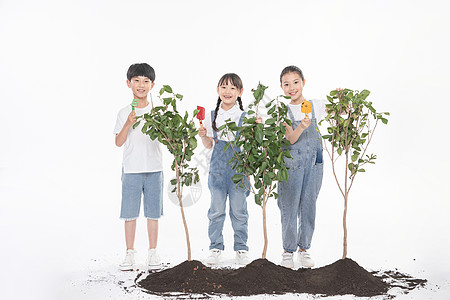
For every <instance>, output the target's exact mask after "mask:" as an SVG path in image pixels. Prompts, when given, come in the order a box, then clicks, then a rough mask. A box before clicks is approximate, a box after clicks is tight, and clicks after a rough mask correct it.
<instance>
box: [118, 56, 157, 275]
mask: <svg viewBox="0 0 450 300" xmlns="http://www.w3.org/2000/svg"><path fill="white" fill-rule="evenodd" d="M154 80H155V70H154V69H153V68H152V67H151V66H149V65H148V64H146V63H141V64H133V65H131V66H130V68H129V69H128V72H127V86H128V87H129V88H130V89H131V91H132V92H133V97H134V100H133V102H135V101H136V100H138V101H137V105H136V107H134V106H132V105H130V104H129V105H127V106H126V107H124V108H122V109H121V110H120V111H119V113H118V115H117V121H116V126H115V128H114V134H115V135H116V140H115V142H116V145H117V146H118V147H121V146H122V145H123V146H124V149H123V163H122V205H121V212H120V218H121V219H122V220H124V221H125V242H126V246H127V251H126V256H125V259H124V261H123V262H122V263H121V264H120V269H121V270H123V271H125V270H133V269H134V266H135V258H134V256H135V253H136V251H135V250H134V239H135V234H136V219H137V218H138V217H139V211H140V205H141V198H142V194H143V195H144V197H143V199H144V201H143V202H144V216H145V218H147V231H148V239H149V250H148V258H147V266H148V267H149V268H159V266H160V265H161V260H160V258H159V255H158V253H157V252H156V246H157V242H158V219H159V218H160V217H161V216H162V214H163V196H162V194H163V172H162V169H163V168H162V154H161V149H160V146H159V142H158V141H152V140H151V139H150V137H148V136H147V135H145V134H143V133H142V131H141V130H142V127H143V123H141V124H140V125H139V126H137V127H136V128H135V129H133V125H134V124H135V123H136V117H137V116H141V115H143V114H145V113H148V112H150V111H151V105H150V104H149V102H148V100H147V96H148V94H149V92H150V90H151V89H152V88H153V86H154V85H155V83H154ZM130 102H131V101H130Z"/></svg>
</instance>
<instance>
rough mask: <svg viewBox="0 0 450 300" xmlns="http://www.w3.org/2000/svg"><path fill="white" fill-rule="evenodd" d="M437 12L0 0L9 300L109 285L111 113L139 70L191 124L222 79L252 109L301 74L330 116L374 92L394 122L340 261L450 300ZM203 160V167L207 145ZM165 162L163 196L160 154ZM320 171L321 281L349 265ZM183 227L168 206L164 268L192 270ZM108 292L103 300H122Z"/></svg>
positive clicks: (408, 6)
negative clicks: (255, 91)
mask: <svg viewBox="0 0 450 300" xmlns="http://www.w3.org/2000/svg"><path fill="white" fill-rule="evenodd" d="M446 6H447V4H446V1H356V0H355V1H284V0H280V1H265V0H264V1H263V0H260V1H234V0H230V1H106V0H105V1H49V0H42V1H25V0H24V1H20V0H18V1H5V0H1V1H0V41H1V42H0V43H1V46H0V101H1V102H0V105H1V108H0V226H1V227H0V242H1V247H0V260H1V262H2V271H1V275H0V285H1V286H2V288H1V289H0V293H2V294H5V296H7V297H2V298H3V299H22V298H23V299H32V298H34V299H53V298H54V299H67V298H69V297H70V295H72V294H73V293H76V292H80V291H77V288H73V289H72V291H70V289H69V290H68V289H66V288H63V287H67V286H70V283H71V282H73V280H75V279H76V280H79V281H83V280H85V279H86V278H83V276H84V275H83V274H89V272H94V273H95V272H97V271H99V270H102V268H103V269H105V268H106V269H108V268H110V269H114V268H115V267H116V266H117V264H118V263H119V262H120V260H121V259H122V257H123V255H124V252H125V251H124V248H125V246H124V239H123V224H122V221H120V220H119V219H118V215H119V208H120V188H121V187H120V172H121V155H122V149H120V148H117V147H116V146H115V145H114V136H113V134H112V130H113V127H114V123H115V119H116V115H117V112H118V111H119V109H120V108H122V107H123V106H125V105H127V104H128V103H130V102H131V100H132V94H131V92H130V90H129V89H128V88H127V87H126V85H125V80H126V76H125V75H126V71H127V68H128V67H129V65H130V64H132V63H136V62H148V63H149V64H150V65H152V66H153V67H154V68H155V70H156V84H157V85H156V87H155V91H158V90H159V88H160V87H161V85H162V84H169V85H171V86H172V87H173V89H174V90H175V91H176V92H178V93H181V94H183V95H184V97H185V98H184V100H183V104H182V105H181V110H188V111H189V112H190V113H191V112H192V111H193V110H194V109H195V106H196V105H202V106H205V107H206V108H207V110H210V109H213V108H214V105H215V102H216V99H217V94H216V85H217V81H218V80H219V78H220V77H221V76H222V75H223V74H224V73H227V72H234V73H237V74H239V75H240V76H241V78H242V80H243V82H244V88H245V92H244V95H243V101H244V105H248V104H249V101H250V95H251V92H250V90H251V88H254V87H256V85H257V83H258V81H261V82H262V83H264V84H265V85H268V86H269V87H270V89H269V90H268V94H269V95H271V96H276V95H278V94H280V93H281V89H280V88H279V73H280V71H281V70H282V68H283V67H285V66H287V65H291V64H294V65H297V66H299V67H300V68H301V69H302V70H303V72H304V75H305V77H306V86H305V89H304V95H305V96H306V97H307V98H322V99H323V98H325V96H326V94H328V93H329V91H330V90H331V89H334V88H336V87H347V88H351V89H357V90H362V89H368V90H370V91H371V95H370V96H369V99H370V100H371V101H373V102H374V106H375V108H376V109H377V110H379V111H388V112H390V113H391V117H390V118H389V119H390V121H389V124H388V125H387V126H381V125H380V126H379V127H378V128H377V132H376V133H375V138H374V140H373V143H372V145H371V148H370V149H371V151H372V152H373V153H375V154H377V156H378V161H377V164H376V165H375V166H370V167H368V168H366V170H367V173H365V174H362V175H360V176H359V177H357V179H356V182H355V186H354V188H353V190H352V191H351V194H350V203H349V216H348V226H349V257H351V258H352V259H354V260H355V261H357V262H358V263H359V264H360V265H362V266H364V267H366V268H368V269H394V268H398V269H399V270H400V271H401V272H406V273H411V274H412V275H414V276H418V277H421V278H426V279H428V280H429V282H430V284H429V285H428V288H427V289H426V290H422V291H414V292H413V293H412V294H410V296H405V299H409V298H408V297H412V298H411V299H424V298H426V299H443V297H444V295H445V294H446V293H447V292H448V291H450V288H449V278H450V271H449V270H450V259H449V257H448V249H449V247H450V238H449V225H450V221H449V218H448V213H449V208H450V205H449V200H450V197H449V196H450V193H449V176H448V171H449V167H450V160H449V156H448V148H447V145H448V136H449V135H448V120H447V116H448V111H449V108H450V105H449V101H448V82H449V79H450V78H449V77H450V76H449V75H448V70H449V67H450V66H449V59H448V53H450V46H449V43H448V36H449V35H450V32H449V31H450V30H449V28H450V21H449V20H448V9H447V7H446ZM198 153H199V156H198V157H199V159H203V158H206V155H205V152H204V151H203V147H202V146H201V144H199V148H198ZM165 159H166V160H167V162H166V164H165V166H166V169H165V174H166V175H165V178H166V183H167V182H168V181H169V179H170V177H171V170H170V168H169V166H170V159H171V158H170V156H169V155H168V153H165ZM325 163H326V169H325V178H324V182H323V186H322V191H321V194H320V196H319V200H318V214H317V219H316V233H315V236H314V240H313V246H312V248H311V253H312V255H313V258H314V259H315V260H316V264H317V265H318V266H323V265H326V264H330V263H332V262H334V261H335V260H337V259H339V258H340V255H341V251H342V246H341V243H342V241H341V239H342V225H341V223H342V221H341V218H342V216H341V214H342V208H343V204H342V198H341V196H340V194H339V193H338V190H337V187H336V183H335V182H334V179H333V178H332V174H331V167H330V163H329V160H325ZM205 164H206V162H205ZM199 167H200V168H203V167H202V166H201V165H199ZM202 170H203V172H201V174H202V180H203V187H204V189H203V194H202V198H201V200H200V201H199V202H198V203H196V204H195V205H193V206H191V207H189V208H187V209H186V215H187V218H188V223H189V226H190V233H191V243H192V248H193V257H194V259H202V258H203V257H204V256H206V254H207V249H208V243H209V241H208V238H207V217H206V213H207V209H208V205H209V203H208V202H209V195H208V193H209V191H208V190H207V185H206V171H205V170H204V169H202ZM248 207H249V211H250V224H249V245H250V247H251V255H252V257H254V258H257V257H259V256H260V253H261V249H262V233H261V230H260V229H261V221H260V219H261V218H260V208H259V207H258V206H256V205H255V204H254V202H253V198H252V197H249V204H248ZM268 209H269V210H270V213H269V227H270V228H269V239H270V241H269V243H270V244H269V253H268V258H269V260H271V261H273V262H275V263H278V262H279V259H280V254H281V251H282V247H281V237H280V222H279V211H278V208H277V207H276V204H275V201H271V204H270V206H269V208H268ZM180 219H181V218H180V214H179V209H178V207H177V206H175V205H174V204H173V203H172V202H170V201H169V200H167V198H166V201H165V217H164V218H163V219H162V220H161V222H160V238H159V249H160V252H161V255H162V257H163V259H164V260H166V261H170V262H171V263H172V264H176V263H179V262H181V261H183V260H185V259H186V250H185V242H184V231H183V228H182V224H181V221H180ZM225 225H226V228H225V231H224V234H225V238H226V243H227V245H226V247H227V249H226V256H228V257H230V258H232V257H233V252H232V231H231V225H230V223H229V220H227V223H226V224H225ZM138 226H139V228H138V232H137V241H136V248H137V250H138V251H139V253H140V257H139V258H140V259H141V260H144V256H145V251H146V247H147V239H146V233H145V222H144V221H143V219H141V220H140V222H139V223H138ZM86 272H87V273H86ZM95 289H96V285H95V284H94V285H90V287H89V292H86V291H84V292H80V295H77V296H76V297H75V296H74V298H76V299H80V298H85V299H91V298H93V299H95V298H96V297H94V296H93V294H90V293H92V291H93V290H95ZM111 289H112V290H111ZM111 289H109V291H108V290H107V291H106V292H105V293H106V294H107V293H112V294H110V295H109V296H110V297H112V298H116V297H119V296H118V295H119V294H120V292H118V293H119V294H117V293H116V294H114V293H115V292H114V291H115V289H114V286H113V287H112V288H111ZM69 291H70V292H69ZM445 291H447V292H445ZM414 293H416V294H414ZM447 294H448V293H447ZM32 295H33V296H32ZM120 295H122V296H123V294H120ZM124 297H126V295H125V296H124ZM100 298H103V297H100ZM100 298H98V295H97V299H100ZM399 298H400V297H399Z"/></svg>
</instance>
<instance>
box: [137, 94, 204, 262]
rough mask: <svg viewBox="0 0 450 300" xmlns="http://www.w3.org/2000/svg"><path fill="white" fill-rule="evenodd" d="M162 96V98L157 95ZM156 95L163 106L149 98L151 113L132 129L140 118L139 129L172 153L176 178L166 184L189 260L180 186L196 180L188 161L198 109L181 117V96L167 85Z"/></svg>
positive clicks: (191, 152) (189, 250) (193, 169)
mask: <svg viewBox="0 0 450 300" xmlns="http://www.w3.org/2000/svg"><path fill="white" fill-rule="evenodd" d="M162 96H164V97H163V98H161V97H162ZM158 98H159V99H160V100H162V103H163V105H162V106H156V107H153V101H152V110H151V112H150V113H147V114H144V115H143V116H142V117H141V118H140V120H139V121H138V122H137V123H135V125H134V127H133V128H136V126H137V125H138V124H139V123H140V122H141V121H143V122H144V125H143V127H142V132H143V133H144V134H146V135H148V136H149V137H150V138H151V139H152V140H155V139H157V140H158V141H159V142H160V143H161V144H163V145H165V146H166V147H167V149H168V150H169V152H170V153H171V154H172V155H173V163H172V170H173V171H175V175H176V178H175V179H172V180H171V181H170V183H171V184H172V185H173V186H174V189H173V190H172V192H175V193H176V195H177V197H178V201H179V205H180V209H181V217H182V219H183V225H184V230H185V234H186V244H187V251H188V261H191V245H190V241H189V231H188V226H187V223H186V218H185V215H184V209H183V202H182V198H183V186H190V185H192V184H195V183H197V182H198V181H199V175H198V170H197V168H191V167H189V164H188V162H189V161H191V158H192V156H193V155H194V149H195V148H196V147H197V140H196V137H195V136H196V135H197V133H198V130H197V129H196V127H195V124H194V121H193V118H194V117H195V115H196V114H197V113H198V110H194V112H193V115H192V117H191V118H189V114H188V112H186V113H185V114H184V116H183V117H182V116H181V115H180V113H179V112H178V111H177V101H181V100H182V99H183V96H182V95H180V94H176V93H174V92H173V91H172V88H171V87H170V86H168V85H164V86H163V87H162V88H161V90H160V92H159V96H158Z"/></svg>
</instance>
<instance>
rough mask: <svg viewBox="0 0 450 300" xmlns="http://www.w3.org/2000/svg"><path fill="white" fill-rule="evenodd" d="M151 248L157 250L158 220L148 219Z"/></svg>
mask: <svg viewBox="0 0 450 300" xmlns="http://www.w3.org/2000/svg"><path fill="white" fill-rule="evenodd" d="M147 232H148V242H149V248H150V249H155V248H156V246H157V244H158V220H152V219H147Z"/></svg>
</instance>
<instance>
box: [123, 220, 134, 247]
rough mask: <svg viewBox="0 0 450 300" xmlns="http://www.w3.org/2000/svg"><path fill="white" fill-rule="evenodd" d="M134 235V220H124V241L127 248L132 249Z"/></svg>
mask: <svg viewBox="0 0 450 300" xmlns="http://www.w3.org/2000/svg"><path fill="white" fill-rule="evenodd" d="M135 236H136V220H131V221H125V242H126V244H127V250H128V249H134V237H135Z"/></svg>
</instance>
